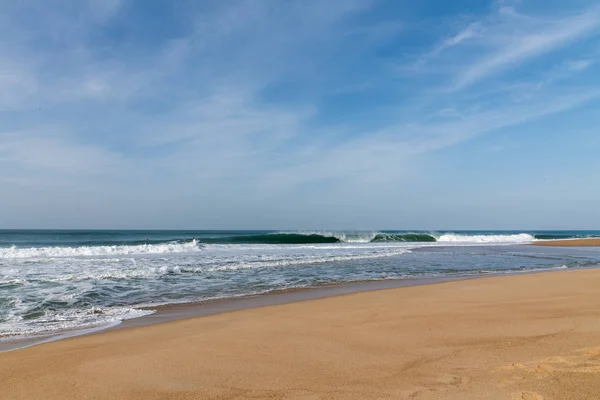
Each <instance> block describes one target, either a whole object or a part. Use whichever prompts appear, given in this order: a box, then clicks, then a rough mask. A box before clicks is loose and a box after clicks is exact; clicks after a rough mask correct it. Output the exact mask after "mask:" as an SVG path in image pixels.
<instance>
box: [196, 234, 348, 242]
mask: <svg viewBox="0 0 600 400" xmlns="http://www.w3.org/2000/svg"><path fill="white" fill-rule="evenodd" d="M202 241H203V242H209V243H247V244H258V243H260V244H314V243H340V242H341V240H340V239H338V238H336V237H333V236H323V235H319V234H316V233H314V234H310V235H303V234H300V233H273V234H267V235H247V236H233V237H227V238H218V239H208V240H207V239H203V240H202Z"/></svg>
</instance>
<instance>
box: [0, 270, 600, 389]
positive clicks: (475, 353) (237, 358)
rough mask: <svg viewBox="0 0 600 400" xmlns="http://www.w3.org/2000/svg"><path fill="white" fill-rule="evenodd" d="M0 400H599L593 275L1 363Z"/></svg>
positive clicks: (92, 341) (195, 325) (495, 283)
mask: <svg viewBox="0 0 600 400" xmlns="http://www.w3.org/2000/svg"><path fill="white" fill-rule="evenodd" d="M0 383H1V385H0V398H2V399H61V400H62V399H204V398H207V399H257V398H258V399H262V398H268V399H460V400H464V399H509V400H514V399H520V400H523V399H524V400H540V399H555V400H563V399H578V400H582V399H599V398H600V270H579V271H561V272H551V273H543V274H529V275H519V276H505V277H492V278H485V279H475V280H469V281H459V282H449V283H441V284H434V285H427V286H417V287H408V288H401V289H391V290H380V291H373V292H366V293H357V294H351V295H345V296H339V297H332V298H327V299H320V300H312V301H305V302H299V303H292V304H286V305H279V306H271V307H264V308H257V309H250V310H243V311H235V312H229V313H224V314H218V315H213V316H207V317H200V318H193V319H188V320H181V321H176V322H170V323H165V324H159V325H152V326H145V327H139V328H131V329H123V330H116V331H109V332H105V333H101V334H96V335H91V336H84V337H77V338H73V339H67V340H63V341H59V342H54V343H49V344H45V345H40V346H35V347H31V348H27V349H23V350H17V351H13V352H8V353H2V354H0Z"/></svg>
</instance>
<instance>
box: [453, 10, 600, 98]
mask: <svg viewBox="0 0 600 400" xmlns="http://www.w3.org/2000/svg"><path fill="white" fill-rule="evenodd" d="M530 25H532V26H533V29H530V28H529V27H528V26H530ZM535 25H536V24H534V23H532V21H526V23H525V24H522V26H521V25H519V26H511V25H508V28H509V29H510V30H508V31H506V32H503V31H505V30H506V29H507V27H506V26H501V29H502V31H501V32H497V31H493V30H490V29H488V34H489V35H490V36H491V38H492V39H493V40H495V39H494V36H496V35H508V36H507V37H506V38H505V39H503V43H502V44H501V45H500V46H499V47H498V48H497V49H493V50H491V51H490V52H489V53H488V54H486V55H484V56H483V57H481V58H479V59H477V60H475V62H473V63H471V64H470V65H469V66H467V67H466V68H465V69H464V70H462V71H461V72H459V73H458V75H457V76H456V78H455V81H454V88H455V89H462V88H465V87H467V86H469V85H471V84H473V83H475V82H477V81H480V80H482V79H485V78H486V77H488V76H490V75H493V74H497V73H498V72H500V71H502V70H505V69H509V68H510V67H515V66H517V65H519V64H521V63H523V62H525V61H528V60H530V59H533V58H535V57H539V56H541V55H543V54H546V53H549V52H551V51H554V50H557V49H559V48H562V47H564V46H566V45H567V44H569V43H571V42H573V41H575V40H577V39H581V38H583V37H585V36H588V35H590V34H591V33H593V32H594V31H596V30H597V29H598V28H599V27H600V8H598V7H594V8H591V9H588V10H586V11H585V12H582V13H581V14H578V15H575V16H568V17H563V18H559V19H552V20H548V21H544V20H540V21H538V25H540V26H539V27H536V26H535ZM511 30H512V31H516V33H512V32H511ZM482 40H484V41H485V37H484V38H483V39H482Z"/></svg>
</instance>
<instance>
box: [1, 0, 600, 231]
mask: <svg viewBox="0 0 600 400" xmlns="http://www.w3.org/2000/svg"><path fill="white" fill-rule="evenodd" d="M0 11H1V12H0V188H1V195H0V227H5V228H36V227H39V228H195V229H218V228H223V229H230V228H257V229H265V228H266V229H524V228H529V229H598V228H600V207H598V205H599V204H600V156H599V154H600V128H599V127H600V74H599V71H600V63H599V61H600V5H599V4H598V3H597V2H595V1H591V0H585V1H584V0H572V1H569V2H564V1H554V0H550V1H541V0H540V1H528V0H522V1H507V0H496V1H482V0H472V1H466V0H461V1H445V0H444V1H442V0H435V1H433V0H430V1H420V2H414V1H391V0H390V1H385V0H344V1H342V0H339V1H333V0H332V1H317V0H303V1H300V0H297V1H294V0H290V1H274V0H241V1H239V0H231V1H191V0H179V1H157V0H143V1H142V0H138V1H129V0H97V1H92V0H88V1H77V2H73V1H66V0H64V1H62V0H53V1H21V2H15V1H8V0H0Z"/></svg>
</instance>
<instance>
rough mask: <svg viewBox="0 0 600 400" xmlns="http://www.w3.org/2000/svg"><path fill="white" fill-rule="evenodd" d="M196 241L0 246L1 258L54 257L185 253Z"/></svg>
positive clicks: (194, 245) (195, 247)
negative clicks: (112, 244) (113, 244)
mask: <svg viewBox="0 0 600 400" xmlns="http://www.w3.org/2000/svg"><path fill="white" fill-rule="evenodd" d="M198 250H200V248H199V247H198V242H197V241H196V240H195V239H194V240H191V241H189V242H185V243H160V244H139V245H131V246H129V245H118V246H81V247H29V248H18V247H16V246H11V247H8V248H0V259H2V258H12V259H14V258H54V257H93V256H114V255H132V254H161V253H187V252H194V251H198Z"/></svg>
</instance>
